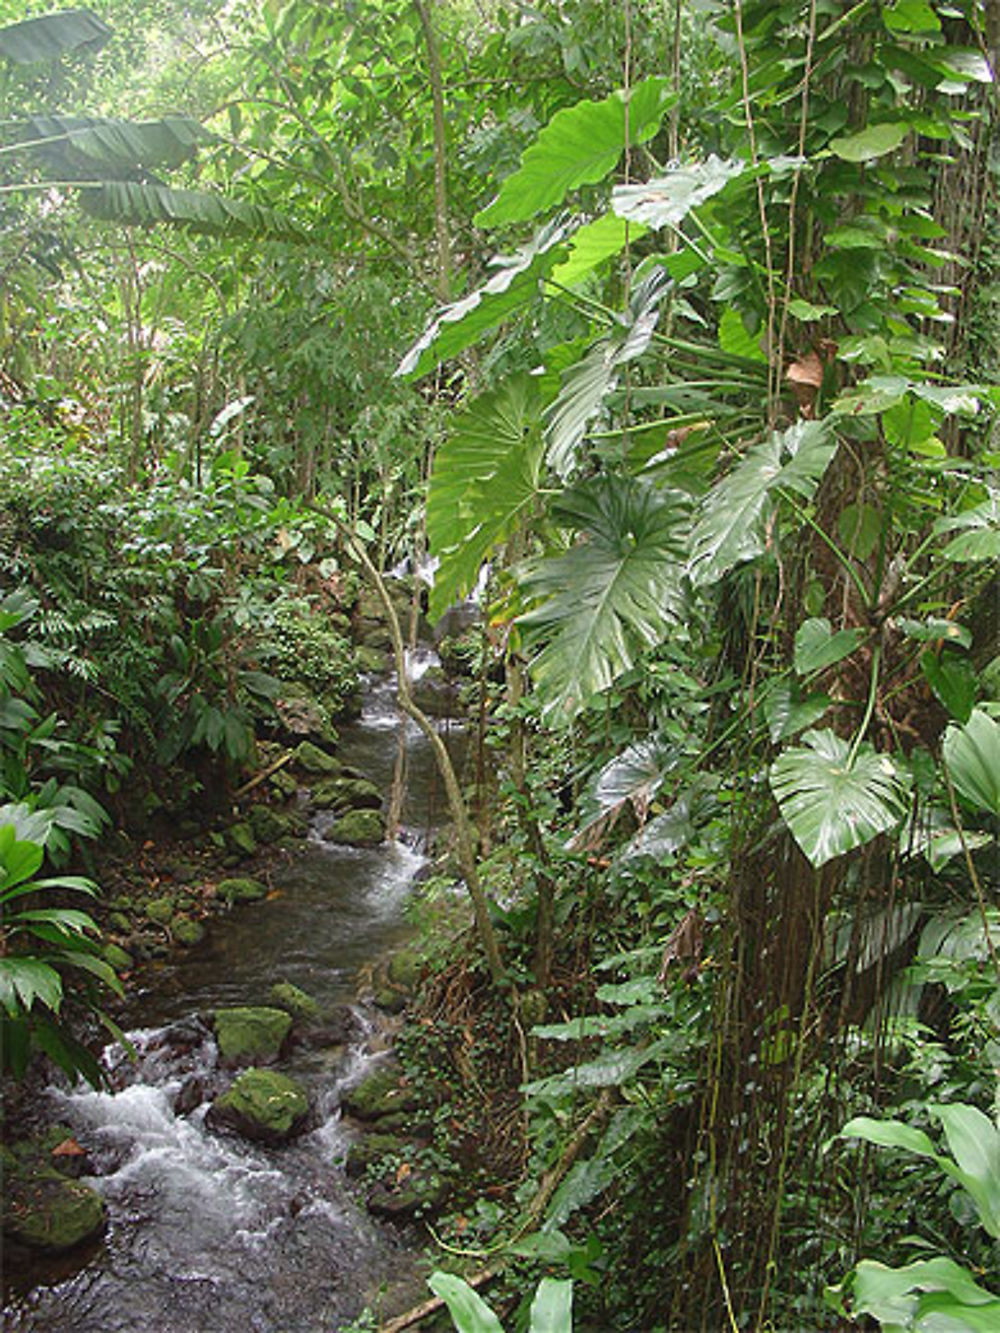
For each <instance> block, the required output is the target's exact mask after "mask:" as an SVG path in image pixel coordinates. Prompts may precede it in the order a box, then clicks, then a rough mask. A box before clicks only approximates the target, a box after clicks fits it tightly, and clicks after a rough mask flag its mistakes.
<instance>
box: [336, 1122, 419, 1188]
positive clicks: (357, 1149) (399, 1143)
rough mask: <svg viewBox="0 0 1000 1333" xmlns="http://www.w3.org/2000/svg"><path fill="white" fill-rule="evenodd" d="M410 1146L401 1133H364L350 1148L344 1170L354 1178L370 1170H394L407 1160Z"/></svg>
mask: <svg viewBox="0 0 1000 1333" xmlns="http://www.w3.org/2000/svg"><path fill="white" fill-rule="evenodd" d="M409 1146H410V1144H409V1141H408V1140H407V1139H405V1138H403V1137H402V1135H400V1134H379V1133H373V1134H362V1135H361V1137H360V1138H357V1139H355V1140H354V1142H353V1143H352V1144H351V1146H350V1147H349V1148H348V1150H347V1157H346V1158H345V1159H344V1170H345V1171H346V1172H347V1174H348V1175H349V1176H350V1178H351V1179H352V1180H357V1179H358V1178H359V1177H360V1176H364V1175H367V1174H368V1173H369V1172H380V1171H385V1172H388V1171H393V1172H394V1171H395V1169H396V1168H397V1167H398V1165H399V1163H400V1162H402V1161H405V1160H406V1152H407V1148H408V1147H409Z"/></svg>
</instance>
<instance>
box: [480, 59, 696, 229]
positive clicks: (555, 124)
mask: <svg viewBox="0 0 1000 1333" xmlns="http://www.w3.org/2000/svg"><path fill="white" fill-rule="evenodd" d="M671 100H672V98H671V95H670V92H669V81H668V80H667V79H663V78H651V79H645V80H644V81H643V82H642V83H639V84H636V86H635V87H634V88H633V89H632V91H631V95H630V97H629V99H628V102H627V104H626V99H625V96H624V94H623V93H622V92H620V91H619V92H615V93H612V94H611V96H610V97H606V98H605V99H604V100H603V101H602V102H577V104H576V106H569V107H564V108H563V109H562V110H561V111H557V112H556V114H555V115H554V116H553V117H552V119H551V120H550V121H549V123H548V124H547V125H546V126H545V128H544V129H542V130H541V131H540V132H539V135H538V138H537V139H536V140H535V142H534V143H533V144H531V146H530V147H529V148H527V149H525V152H524V156H523V157H522V158H521V165H520V166H519V167H518V169H517V170H516V171H515V172H514V173H513V174H512V175H510V176H508V177H507V179H506V180H505V181H504V182H503V184H502V185H501V187H500V193H499V194H498V195H497V197H496V198H495V199H494V200H493V202H492V203H491V204H490V205H489V206H488V207H487V208H484V209H482V210H481V212H479V213H477V214H476V217H475V223H476V226H478V227H497V226H501V225H502V224H504V223H509V222H525V221H527V220H528V218H532V217H534V216H535V214H536V213H540V212H542V210H543V209H546V208H551V207H552V206H553V205H555V204H560V203H562V201H563V200H564V199H565V198H566V195H567V194H568V193H569V192H570V191H571V190H575V189H576V188H577V187H578V186H580V185H592V184H594V183H596V182H597V181H600V180H603V179H604V177H605V176H606V175H607V174H608V172H609V171H612V170H613V169H614V167H615V165H616V164H617V162H618V159H619V158H620V157H621V155H622V153H623V152H624V150H625V145H626V143H631V144H640V143H644V142H645V141H646V140H647V139H649V138H651V137H652V135H654V134H655V133H656V131H657V129H658V128H659V124H660V121H661V120H662V118H663V113H664V112H665V111H666V109H667V107H668V106H669V105H670V102H671Z"/></svg>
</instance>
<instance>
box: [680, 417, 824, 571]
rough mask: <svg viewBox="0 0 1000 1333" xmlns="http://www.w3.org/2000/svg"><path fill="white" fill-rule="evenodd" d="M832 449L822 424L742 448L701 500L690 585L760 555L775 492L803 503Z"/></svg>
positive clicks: (810, 423) (799, 427) (801, 425)
mask: <svg viewBox="0 0 1000 1333" xmlns="http://www.w3.org/2000/svg"><path fill="white" fill-rule="evenodd" d="M836 450H837V440H836V438H835V437H834V435H833V434H832V432H831V431H830V429H829V427H828V426H827V425H826V423H825V422H822V421H804V422H799V423H798V424H796V425H794V426H792V427H790V428H789V429H788V430H786V431H784V432H782V433H775V434H773V435H771V436H770V438H769V439H767V440H764V441H762V442H761V443H760V444H755V445H753V446H752V447H751V448H750V449H748V450H747V452H746V454H745V456H744V457H743V458H741V459H740V461H739V462H738V463H737V464H736V466H735V467H734V468H733V470H732V471H731V472H729V473H728V474H727V475H726V476H725V477H723V479H722V480H721V481H720V482H717V483H716V485H715V486H714V487H713V489H712V490H711V491H710V492H709V494H708V495H707V496H706V498H705V501H704V503H703V506H702V512H701V517H700V518H699V520H698V522H697V524H696V525H695V530H694V533H693V535H692V540H691V557H690V564H689V570H690V574H691V579H692V581H693V582H694V584H695V585H696V586H703V585H704V584H706V583H714V582H715V581H716V580H717V579H719V578H721V576H722V575H723V574H724V573H726V571H727V570H729V569H732V568H733V566H734V565H737V564H740V563H742V562H743V561H746V560H752V559H753V558H754V557H755V556H758V555H760V554H761V552H762V551H763V550H764V541H765V533H764V530H765V527H766V521H767V519H768V518H769V516H770V514H771V513H772V512H773V509H774V506H775V505H776V504H777V502H778V500H779V498H780V494H781V492H782V491H790V492H793V493H794V494H795V495H796V496H798V497H799V498H800V499H809V498H810V497H811V496H812V495H813V493H814V492H815V490H816V487H817V486H818V485H819V482H820V479H821V478H822V476H823V474H824V472H825V471H826V469H827V467H828V466H829V464H830V461H831V459H832V458H833V455H834V454H835V452H836Z"/></svg>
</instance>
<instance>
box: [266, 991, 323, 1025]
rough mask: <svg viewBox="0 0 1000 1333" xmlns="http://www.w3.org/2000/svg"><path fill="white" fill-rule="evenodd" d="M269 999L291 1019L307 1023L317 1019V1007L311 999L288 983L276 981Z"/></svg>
mask: <svg viewBox="0 0 1000 1333" xmlns="http://www.w3.org/2000/svg"><path fill="white" fill-rule="evenodd" d="M271 999H272V1000H273V1001H274V1005H275V1007H276V1008H278V1009H283V1010H284V1011H285V1013H286V1014H291V1016H292V1018H293V1019H298V1020H299V1021H301V1022H306V1023H309V1022H312V1021H313V1020H314V1019H316V1018H318V1017H319V1005H318V1004H317V1003H316V1001H315V1000H314V999H313V997H312V996H311V995H307V994H306V992H305V991H304V990H300V989H299V987H298V986H293V985H292V983H291V982H290V981H276V982H275V984H274V985H273V986H272V987H271Z"/></svg>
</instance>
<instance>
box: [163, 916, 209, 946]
mask: <svg viewBox="0 0 1000 1333" xmlns="http://www.w3.org/2000/svg"><path fill="white" fill-rule="evenodd" d="M170 933H171V935H172V936H173V937H174V939H175V940H176V941H177V943H178V944H183V945H184V946H185V947H187V948H190V947H191V946H192V945H194V944H200V943H201V942H202V940H203V939H204V938H205V927H204V926H203V925H202V924H201V922H200V921H194V920H192V918H191V917H189V916H175V917H174V918H173V919H172V921H171V922H170Z"/></svg>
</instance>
